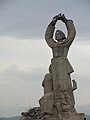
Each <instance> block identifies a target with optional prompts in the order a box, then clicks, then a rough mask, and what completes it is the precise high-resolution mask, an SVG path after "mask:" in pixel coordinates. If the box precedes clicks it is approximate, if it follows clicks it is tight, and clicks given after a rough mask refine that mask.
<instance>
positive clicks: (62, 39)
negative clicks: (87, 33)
mask: <svg viewBox="0 0 90 120" xmlns="http://www.w3.org/2000/svg"><path fill="white" fill-rule="evenodd" d="M58 20H61V21H62V22H64V23H65V26H66V28H67V38H66V36H65V34H64V33H63V32H62V31H61V30H57V31H56V33H55V39H56V40H57V42H56V41H55V40H54V38H53V35H54V30H55V24H56V22H57V21H58ZM75 35H76V30H75V26H74V24H73V21H72V20H68V19H67V18H66V17H65V15H64V14H61V13H60V14H59V15H56V16H55V17H53V20H52V21H51V22H50V24H49V25H48V27H47V29H46V32H45V40H46V42H47V44H48V45H49V46H50V47H51V48H52V47H55V46H57V45H61V46H68V47H69V46H70V45H71V43H72V42H73V40H74V38H75Z"/></svg>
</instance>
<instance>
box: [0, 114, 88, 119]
mask: <svg viewBox="0 0 90 120" xmlns="http://www.w3.org/2000/svg"><path fill="white" fill-rule="evenodd" d="M19 118H20V116H15V117H10V118H4V117H3V118H0V120H19ZM86 120H90V115H86Z"/></svg>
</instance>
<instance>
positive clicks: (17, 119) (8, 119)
mask: <svg viewBox="0 0 90 120" xmlns="http://www.w3.org/2000/svg"><path fill="white" fill-rule="evenodd" d="M19 118H20V116H15V117H10V118H4V117H3V118H0V120H19Z"/></svg>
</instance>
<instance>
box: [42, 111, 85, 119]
mask: <svg viewBox="0 0 90 120" xmlns="http://www.w3.org/2000/svg"><path fill="white" fill-rule="evenodd" d="M84 119H85V114H84V113H71V112H70V113H69V112H68V113H66V112H63V113H61V114H60V116H59V117H58V118H53V117H52V118H50V117H48V118H43V120H84Z"/></svg>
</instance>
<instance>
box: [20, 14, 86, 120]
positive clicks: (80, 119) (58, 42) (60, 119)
mask: <svg viewBox="0 0 90 120" xmlns="http://www.w3.org/2000/svg"><path fill="white" fill-rule="evenodd" d="M58 21H61V22H63V23H64V24H65V26H66V29H67V37H66V36H65V34H64V33H63V32H62V31H61V30H56V33H55V39H54V38H53V36H54V30H55V25H56V23H57V22H58ZM75 35H76V30H75V26H74V24H73V21H72V20H68V19H67V18H66V17H65V15H64V14H61V13H60V14H58V15H56V16H55V17H53V19H52V21H51V22H50V23H49V25H48V27H47V29H46V32H45V40H46V43H47V44H48V46H49V47H50V48H51V49H52V53H53V58H52V59H51V64H50V66H49V72H48V73H47V74H46V75H45V77H44V80H43V82H42V86H43V88H44V95H43V96H42V98H41V99H40V100H39V104H40V107H39V108H37V107H36V108H33V109H30V110H29V111H28V112H23V113H22V119H21V120H39V119H41V120H51V119H52V120H84V118H85V115H84V113H77V112H76V109H75V99H74V94H73V91H74V90H76V89H77V83H76V81H75V80H71V73H72V72H74V70H73V68H72V66H71V64H70V62H69V60H68V58H67V55H68V51H69V47H70V45H71V44H72V42H73V40H74V38H75Z"/></svg>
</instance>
